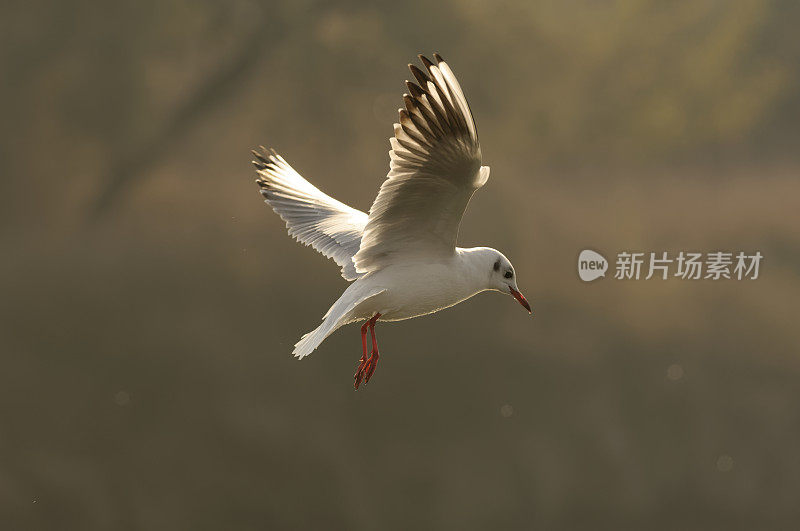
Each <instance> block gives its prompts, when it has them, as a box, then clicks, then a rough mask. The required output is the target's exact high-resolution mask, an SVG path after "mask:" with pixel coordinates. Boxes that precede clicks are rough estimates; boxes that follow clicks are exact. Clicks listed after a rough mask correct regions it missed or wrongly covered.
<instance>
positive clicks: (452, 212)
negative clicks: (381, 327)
mask: <svg viewBox="0 0 800 531" xmlns="http://www.w3.org/2000/svg"><path fill="white" fill-rule="evenodd" d="M419 57H420V60H421V61H422V63H423V65H424V66H425V70H426V71H423V70H421V69H419V68H417V67H416V66H414V65H409V68H410V69H411V73H412V74H413V75H414V77H415V78H416V80H417V83H418V84H417V83H412V82H410V81H406V86H407V87H408V92H409V93H408V94H404V95H403V101H404V102H405V107H406V108H405V109H400V111H399V113H400V123H396V124H394V137H393V138H390V139H389V142H390V143H391V150H390V151H389V158H390V164H389V168H390V169H389V175H388V176H387V178H386V180H385V181H384V183H383V185H382V186H381V189H380V191H379V192H378V197H377V198H376V199H375V202H374V203H373V204H372V207H371V208H370V210H369V215H367V214H365V213H364V212H361V211H360V210H355V209H353V208H350V207H349V206H347V205H345V204H344V203H341V202H339V201H337V200H336V199H334V198H332V197H330V196H328V195H325V194H324V193H322V192H321V191H320V190H319V189H318V188H316V187H315V186H313V185H312V184H311V183H309V182H308V181H306V180H305V179H304V178H303V177H301V176H300V174H299V173H297V172H296V171H295V170H294V169H293V168H292V167H291V166H290V165H289V164H288V163H287V162H286V161H285V160H284V159H283V157H281V156H280V155H278V154H277V153H275V151H270V152H267V150H265V149H264V148H263V147H262V148H261V149H262V152H256V151H253V154H254V155H255V156H256V159H257V160H254V161H253V164H255V166H256V169H257V171H258V175H259V178H258V179H257V180H256V182H257V183H258V186H259V187H260V190H261V194H262V195H263V196H264V197H265V198H266V202H267V203H268V204H269V205H270V206H271V207H272V209H273V210H274V211H275V212H276V213H277V214H278V215H279V216H280V217H281V219H283V220H284V221H285V222H286V227H287V228H288V229H289V234H290V235H292V236H294V237H295V238H296V239H297V241H299V242H301V243H304V244H306V245H311V246H312V247H314V248H315V249H316V250H317V251H319V252H321V253H322V254H323V255H325V256H327V257H328V258H333V260H334V261H335V262H336V263H337V264H339V265H340V266H341V268H342V276H343V277H344V278H345V279H346V280H349V281H354V282H353V283H352V284H350V286H348V288H347V289H346V290H345V291H344V293H343V294H342V296H341V297H339V300H337V301H336V302H335V303H334V304H333V306H331V308H330V309H329V310H328V313H326V314H325V316H324V317H323V318H322V324H320V325H319V326H318V327H317V328H316V329H315V330H313V331H312V332H309V333H308V334H306V335H304V336H303V337H302V338H301V339H300V341H298V342H297V344H296V345H295V347H294V352H293V354H294V355H295V356H296V357H297V358H304V357H306V356H308V355H309V354H311V353H312V352H313V351H314V349H316V348H317V347H318V346H319V345H320V344H321V343H322V341H323V340H325V338H326V337H328V336H329V335H330V334H331V333H333V331H334V330H336V329H338V328H339V327H341V326H342V325H345V324H347V323H352V322H355V321H366V322H365V323H364V325H363V326H362V327H361V348H362V356H361V359H360V362H359V366H358V369H357V370H356V373H355V376H354V378H355V387H356V389H358V386H359V385H360V384H361V382H362V380H366V381H367V382H368V381H369V379H370V377H371V376H372V373H373V372H374V371H375V366H376V364H377V362H378V357H379V354H378V343H377V340H376V338H375V323H376V322H377V321H378V319H381V320H383V321H400V320H402V319H410V318H412V317H419V316H421V315H427V314H430V313H433V312H436V311H439V310H442V309H444V308H449V307H450V306H453V305H455V304H458V303H459V302H461V301H464V300H466V299H468V298H470V297H472V296H473V295H475V294H477V293H480V292H482V291H487V290H494V291H500V292H503V293H508V294H510V295H512V296H513V297H514V298H515V299H517V301H519V303H520V304H521V305H522V306H524V307H525V309H526V310H528V312H529V313H530V312H531V307H530V305H529V304H528V301H527V300H526V299H525V297H524V296H523V295H522V294H521V293H520V291H519V288H518V287H517V277H516V274H515V273H514V268H513V266H512V265H511V262H509V261H508V259H507V258H506V257H505V256H503V254H502V253H501V252H499V251H496V250H494V249H490V248H488V247H474V248H471V249H462V248H460V247H456V238H457V236H458V227H459V225H460V223H461V217H462V216H463V214H464V210H465V209H466V208H467V203H469V200H470V197H472V194H473V193H474V192H475V190H477V189H478V188H480V187H481V186H483V185H484V184H486V181H487V179H489V167H488V166H481V148H480V145H479V144H478V133H477V131H476V129H475V122H474V120H473V118H472V113H471V112H470V109H469V105H468V104H467V100H466V98H465V97H464V93H463V92H462V91H461V87H460V86H459V84H458V81H456V78H455V76H454V75H453V72H452V70H450V67H449V66H447V63H445V62H444V61H443V60H442V58H441V57H440V56H439V55H438V54H434V55H433V58H434V61H435V62H431V61H430V60H428V59H427V58H426V57H423V56H419ZM367 328H369V331H370V335H371V339H372V349H371V351H370V352H369V353H368V349H367Z"/></svg>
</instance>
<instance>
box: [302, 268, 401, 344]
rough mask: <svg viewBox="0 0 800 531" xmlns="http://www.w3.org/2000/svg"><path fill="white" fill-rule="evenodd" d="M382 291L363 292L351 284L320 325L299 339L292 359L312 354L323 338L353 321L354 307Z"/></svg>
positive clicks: (360, 287) (376, 289) (381, 289)
mask: <svg viewBox="0 0 800 531" xmlns="http://www.w3.org/2000/svg"><path fill="white" fill-rule="evenodd" d="M384 291H386V290H385V289H383V288H371V289H367V290H365V289H363V286H360V285H359V284H358V282H356V283H354V284H351V285H350V286H349V287H348V288H347V289H346V290H345V292H344V293H342V296H341V297H339V300H337V301H336V302H335V303H333V306H331V307H330V309H329V310H328V313H326V314H325V317H323V318H322V323H321V324H320V325H319V326H318V327H317V328H315V329H314V330H312V331H311V332H309V333H307V334H305V335H304V336H303V337H301V338H300V341H298V342H297V343H296V344H295V346H294V351H293V352H292V354H294V357H295V358H297V359H303V358H305V357H306V356H308V355H309V354H311V353H312V352H314V350H316V348H317V347H318V346H320V345H321V344H322V342H323V341H325V338H327V337H328V336H329V335H331V334H332V333H334V332H335V331H336V330H337V329H338V328H339V327H340V326H342V325H345V324H347V323H349V322H351V321H353V320H354V319H353V310H354V309H355V308H356V306H358V305H359V304H361V303H362V302H364V301H366V300H367V299H370V298H372V297H374V296H376V295H378V294H379V293H383V292H384Z"/></svg>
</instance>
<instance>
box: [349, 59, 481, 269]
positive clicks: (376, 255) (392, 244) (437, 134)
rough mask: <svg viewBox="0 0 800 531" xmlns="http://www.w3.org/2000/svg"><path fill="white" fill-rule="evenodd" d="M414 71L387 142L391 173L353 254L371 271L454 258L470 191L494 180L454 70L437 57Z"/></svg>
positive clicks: (470, 194) (360, 265)
mask: <svg viewBox="0 0 800 531" xmlns="http://www.w3.org/2000/svg"><path fill="white" fill-rule="evenodd" d="M433 58H434V61H431V60H429V59H428V58H427V57H423V56H420V60H421V61H422V64H423V66H424V67H425V71H423V70H422V69H420V68H418V67H417V66H414V65H409V70H410V71H411V74H412V75H413V76H414V79H415V80H416V83H414V82H411V81H406V87H407V88H408V94H404V95H403V103H404V104H405V109H400V110H399V111H398V113H399V120H398V123H396V124H394V137H393V138H390V139H389V143H390V145H391V151H389V174H388V176H387V178H386V180H385V181H384V183H383V185H382V186H381V189H380V192H379V193H378V197H377V198H376V199H375V202H374V203H373V204H372V207H371V208H370V212H369V218H368V220H367V223H366V226H365V227H364V234H363V237H362V238H361V247H360V248H359V250H358V252H357V253H356V254H355V256H354V257H353V261H354V262H355V266H356V271H357V272H359V273H366V272H369V271H373V270H377V269H380V268H382V267H385V266H386V265H387V264H389V263H391V262H392V261H394V260H397V259H405V258H412V257H414V255H417V256H427V257H430V256H431V255H437V254H439V255H445V254H448V253H450V254H452V253H453V252H454V251H455V245H456V239H457V237H458V227H459V225H460V223H461V218H462V216H463V214H464V210H465V209H466V207H467V204H468V203H469V199H470V197H472V194H473V193H474V192H475V190H477V189H478V188H480V187H481V186H483V184H484V183H485V182H486V180H487V179H488V177H489V168H488V167H485V166H481V149H480V144H479V142H478V133H477V128H476V127H475V121H474V119H473V117H472V112H471V111H470V108H469V104H468V103H467V99H466V97H465V96H464V92H463V91H462V90H461V86H460V85H459V83H458V81H457V80H456V77H455V75H454V74H453V71H452V70H451V69H450V67H449V66H448V65H447V63H446V62H445V61H444V60H443V59H442V58H441V56H439V55H438V54H434V56H433Z"/></svg>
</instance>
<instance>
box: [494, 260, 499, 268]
mask: <svg viewBox="0 0 800 531" xmlns="http://www.w3.org/2000/svg"><path fill="white" fill-rule="evenodd" d="M494 270H495V271H500V259H499V258H498V259H497V261H496V262H495V263H494Z"/></svg>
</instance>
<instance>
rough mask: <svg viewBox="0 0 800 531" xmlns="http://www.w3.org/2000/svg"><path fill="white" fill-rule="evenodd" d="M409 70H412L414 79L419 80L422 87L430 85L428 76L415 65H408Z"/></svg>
mask: <svg viewBox="0 0 800 531" xmlns="http://www.w3.org/2000/svg"><path fill="white" fill-rule="evenodd" d="M408 69H409V70H411V73H412V74H414V77H415V78H417V81H419V84H420V85H425V84H427V83H428V81H430V78H429V77H428V75H427V74H426V73H425V72H423V71H422V70H420V69H419V68H417V67H416V66H415V65H408Z"/></svg>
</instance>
